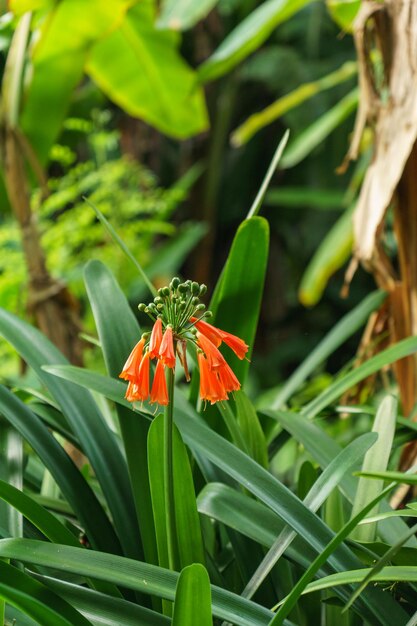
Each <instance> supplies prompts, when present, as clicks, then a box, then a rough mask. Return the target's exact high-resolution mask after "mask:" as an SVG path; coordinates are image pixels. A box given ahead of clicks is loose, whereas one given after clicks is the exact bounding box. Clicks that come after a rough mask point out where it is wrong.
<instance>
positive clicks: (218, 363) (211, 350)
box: [197, 332, 226, 370]
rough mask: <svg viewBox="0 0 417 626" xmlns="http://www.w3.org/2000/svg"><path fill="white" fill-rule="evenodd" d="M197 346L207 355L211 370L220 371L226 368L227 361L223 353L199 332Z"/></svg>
mask: <svg viewBox="0 0 417 626" xmlns="http://www.w3.org/2000/svg"><path fill="white" fill-rule="evenodd" d="M197 345H198V346H199V347H200V348H201V349H202V350H203V352H204V353H205V355H206V358H207V361H208V366H209V368H210V369H211V370H218V369H219V368H221V367H224V365H225V363H226V359H225V358H224V356H223V355H222V353H221V352H220V351H219V350H218V349H217V348H216V346H215V345H214V343H212V342H211V341H210V339H208V337H206V335H203V334H202V333H200V332H197Z"/></svg>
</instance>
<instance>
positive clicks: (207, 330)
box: [191, 317, 249, 359]
mask: <svg viewBox="0 0 417 626" xmlns="http://www.w3.org/2000/svg"><path fill="white" fill-rule="evenodd" d="M196 320H197V318H196V317H192V318H191V322H193V323H194V325H195V327H196V328H197V330H198V331H199V332H200V333H201V334H203V335H205V336H206V337H207V338H208V339H210V341H211V342H212V343H213V344H214V345H215V346H216V347H217V348H218V347H219V346H220V344H221V343H222V341H224V343H225V344H226V345H227V346H229V348H230V349H231V350H233V352H234V353H235V354H236V356H237V357H238V358H239V359H244V358H245V355H246V353H247V351H248V350H249V346H248V345H247V344H246V343H245V342H244V341H243V339H240V337H236V335H232V333H228V332H227V331H225V330H221V329H220V328H216V327H215V326H213V325H212V324H208V323H207V322H204V321H203V320H199V321H196Z"/></svg>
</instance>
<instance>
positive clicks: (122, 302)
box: [84, 261, 157, 564]
mask: <svg viewBox="0 0 417 626" xmlns="http://www.w3.org/2000/svg"><path fill="white" fill-rule="evenodd" d="M84 278H85V284H86V287H87V293H88V297H89V300H90V304H91V307H92V309H93V313H94V320H95V323H96V326H97V331H98V334H99V337H100V342H101V345H102V349H103V355H104V359H105V362H106V367H107V371H108V373H109V375H110V376H112V377H114V378H116V377H118V375H119V373H120V372H121V370H122V368H123V365H124V363H125V361H126V359H127V357H128V355H129V353H130V351H131V350H132V348H133V346H134V345H135V344H136V343H137V341H138V339H139V337H140V328H139V325H138V323H137V321H136V319H135V316H134V315H133V312H132V310H131V308H130V306H129V304H128V302H127V300H126V297H125V296H124V294H123V292H122V291H121V289H120V287H119V285H118V284H117V282H116V280H115V278H114V276H113V274H112V273H111V272H110V270H109V269H108V268H107V267H106V266H105V265H103V264H102V263H100V262H99V261H91V262H90V263H88V264H87V266H86V268H85V271H84ZM117 414H118V417H119V423H120V430H121V434H122V438H123V445H124V449H125V453H126V459H127V463H128V469H129V476H130V484H131V490H132V492H133V498H134V503H135V508H136V516H137V519H138V521H139V527H140V536H141V538H142V543H143V551H144V553H145V555H146V560H147V561H148V562H149V563H155V564H156V563H157V555H156V539H155V530H154V526H153V516H152V504H151V496H150V491H149V478H148V461H147V437H148V428H149V424H148V422H147V421H146V420H143V419H141V418H139V419H138V416H137V415H135V413H134V412H133V411H131V405H130V404H129V403H127V404H126V406H124V407H123V406H120V405H117ZM132 528H133V524H132Z"/></svg>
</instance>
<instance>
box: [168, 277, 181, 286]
mask: <svg viewBox="0 0 417 626" xmlns="http://www.w3.org/2000/svg"><path fill="white" fill-rule="evenodd" d="M179 284H180V279H179V278H178V276H175V277H174V278H173V279H172V280H171V284H170V287H171V289H178V286H179Z"/></svg>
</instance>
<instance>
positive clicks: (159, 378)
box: [151, 360, 168, 406]
mask: <svg viewBox="0 0 417 626" xmlns="http://www.w3.org/2000/svg"><path fill="white" fill-rule="evenodd" d="M155 402H156V403H158V404H160V405H162V406H163V405H166V404H168V389H167V381H166V379H165V365H164V364H163V362H162V361H161V360H158V363H157V365H156V369H155V376H154V379H153V384H152V391H151V404H154V403H155Z"/></svg>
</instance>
